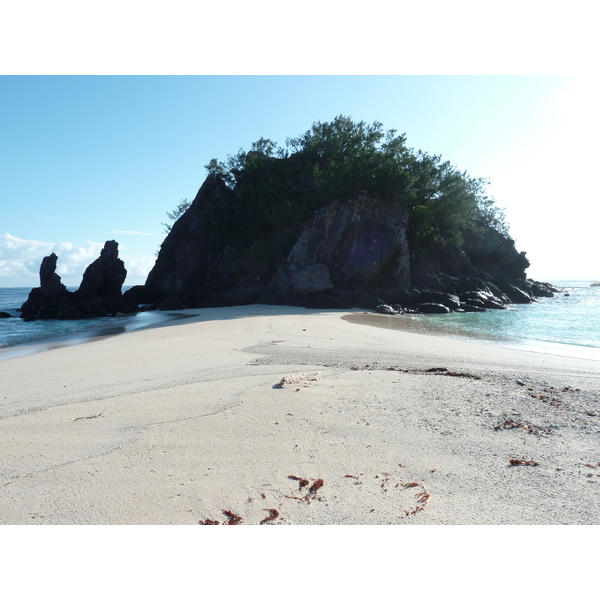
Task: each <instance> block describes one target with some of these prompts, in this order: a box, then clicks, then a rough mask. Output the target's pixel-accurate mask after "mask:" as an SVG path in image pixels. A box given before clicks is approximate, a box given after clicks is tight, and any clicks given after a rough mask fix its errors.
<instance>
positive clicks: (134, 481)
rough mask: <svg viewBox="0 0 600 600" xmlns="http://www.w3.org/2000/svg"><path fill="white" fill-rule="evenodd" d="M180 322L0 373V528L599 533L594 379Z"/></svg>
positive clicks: (525, 356)
mask: <svg viewBox="0 0 600 600" xmlns="http://www.w3.org/2000/svg"><path fill="white" fill-rule="evenodd" d="M186 312H188V313H190V314H193V315H197V316H196V317H194V318H191V319H186V320H182V321H175V322H172V323H169V324H168V325H167V326H163V327H158V328H155V329H149V330H144V331H137V332H133V333H127V334H123V335H120V336H116V337H111V338H106V339H102V340H99V341H95V342H91V343H86V344H82V345H78V346H70V347H65V348H60V349H55V350H50V351H47V352H43V353H40V354H33V355H30V356H23V357H20V358H13V359H10V360H5V361H2V362H0V382H1V383H0V386H1V388H0V457H1V464H0V523H2V524H28V523H31V524H198V523H199V521H206V520H213V521H219V522H220V523H225V522H227V521H228V520H229V518H232V517H227V516H226V515H225V514H224V513H223V511H230V512H231V514H232V515H237V516H239V517H241V518H242V524H259V523H260V522H261V521H262V520H263V519H265V518H266V517H268V516H270V515H275V514H276V515H277V516H276V518H274V519H273V520H271V521H268V523H267V524H268V525H273V524H598V523H600V500H599V498H600V436H599V434H600V405H599V399H600V362H596V361H586V360H580V359H572V358H561V357H558V356H551V355H544V354H536V353H533V352H519V351H514V350H507V349H502V348H494V347H491V346H486V345H481V344H476V343H472V342H462V341H457V340H453V339H448V338H441V337H433V336H426V335H417V334H412V333H405V332H399V331H389V330H385V329H379V328H375V327H370V326H367V325H357V324H354V323H349V322H347V321H345V320H343V319H342V318H341V317H342V316H343V315H344V314H347V313H348V311H327V312H317V311H310V310H305V309H300V308H293V307H267V306H245V307H232V308H220V309H205V310H191V311H186ZM429 368H446V369H449V370H450V371H452V372H455V373H459V374H463V375H464V374H468V375H473V376H477V377H480V379H475V378H472V377H466V376H448V375H445V374H444V372H443V371H437V372H430V373H427V372H425V371H426V369H429ZM399 369H400V370H399ZM298 374H304V375H305V376H304V377H296V379H297V382H295V383H291V384H289V385H285V386H284V387H280V386H279V383H280V381H281V380H282V378H283V377H285V376H291V375H298ZM517 380H519V382H520V383H518V382H517ZM522 384H524V385H522ZM552 388H554V389H552ZM499 425H504V427H505V428H500V429H495V427H497V426H499ZM511 426H512V428H511ZM510 459H520V460H526V461H534V462H536V463H538V465H537V466H527V465H520V466H511V465H510V464H509V460H510ZM290 477H295V478H297V479H291V478H290ZM301 480H306V482H307V484H306V485H304V486H302V484H303V483H304V482H303V481H301ZM319 480H322V487H320V488H319V489H315V487H313V488H312V493H311V491H310V488H311V486H315V482H318V481H319ZM316 487H318V485H317V486H316ZM272 510H274V511H276V512H271V511H272Z"/></svg>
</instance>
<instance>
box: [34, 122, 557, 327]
mask: <svg viewBox="0 0 600 600" xmlns="http://www.w3.org/2000/svg"><path fill="white" fill-rule="evenodd" d="M206 168H207V170H208V177H207V178H206V180H205V181H204V183H203V184H202V186H201V187H200V190H199V192H198V194H197V196H196V197H195V199H194V201H193V202H191V203H188V202H187V201H183V202H182V203H181V204H180V205H179V206H178V207H177V208H176V210H175V211H174V212H173V213H170V214H169V216H172V217H174V218H176V221H175V222H174V224H173V225H172V227H169V231H168V235H167V237H166V239H165V240H164V242H163V244H162V245H161V248H160V251H159V253H158V256H157V259H156V263H155V265H154V268H153V269H152V270H151V272H150V273H149V275H148V278H147V280H146V283H145V285H143V286H135V287H133V288H131V289H130V290H128V291H127V292H125V294H123V295H122V297H121V296H119V295H115V290H114V285H113V286H112V287H111V300H110V307H112V310H113V311H114V310H118V307H119V302H122V303H123V304H122V305H123V306H125V307H126V309H127V310H128V311H131V307H132V306H139V305H142V304H145V305H153V306H155V307H158V308H168V309H182V308H200V307H215V306H232V305H242V304H254V303H261V304H280V305H293V306H303V307H307V308H352V307H357V308H365V309H369V310H378V311H380V312H384V313H389V314H399V313H405V312H420V313H444V312H450V311H461V312H462V311H483V310H487V309H501V308H506V307H507V305H508V304H510V303H528V302H533V301H534V300H535V298H536V297H540V296H552V295H553V293H554V292H556V291H559V290H558V288H555V287H554V286H552V285H551V284H547V283H540V282H536V281H533V280H531V279H528V278H527V276H526V272H525V271H526V269H527V267H529V261H528V260H527V257H526V255H525V252H518V251H517V250H516V248H515V243H514V240H513V239H512V238H511V237H510V235H509V231H508V227H507V225H506V222H505V219H504V215H503V213H502V211H501V210H499V208H498V207H497V205H496V204H495V202H494V200H493V199H492V198H490V197H489V196H488V195H487V194H486V191H485V190H486V185H487V182H486V181H485V180H484V179H481V178H472V177H470V176H469V175H467V174H466V173H465V172H461V171H459V170H458V169H457V168H456V167H454V166H452V165H451V164H450V163H449V162H447V161H442V159H441V157H439V156H434V155H430V154H427V153H424V152H421V151H418V152H415V151H414V150H412V149H410V148H408V147H407V145H406V138H405V136H404V135H398V134H397V133H396V131H395V130H391V131H387V132H386V131H384V130H383V127H382V125H381V124H380V123H377V122H376V123H373V124H371V125H369V124H366V123H364V122H362V121H361V122H358V123H356V122H354V121H353V120H352V119H350V118H349V117H344V116H338V117H336V118H335V119H334V120H333V121H331V122H328V123H321V122H317V123H315V124H313V126H312V127H311V128H310V129H309V130H308V131H306V133H304V134H303V135H301V136H299V137H297V138H293V139H289V140H288V141H287V143H286V147H285V148H283V147H278V146H277V145H276V144H275V143H274V142H272V141H270V140H267V139H264V138H261V139H260V140H259V141H257V142H255V143H253V144H252V146H251V149H250V150H248V151H245V150H240V151H239V152H238V153H237V154H236V155H234V156H228V157H227V160H226V161H225V162H221V161H219V160H217V159H213V160H211V161H210V163H209V164H208V165H206ZM121 283H122V282H121ZM38 295H39V293H38ZM87 300H88V304H89V301H90V298H89V296H88V297H87ZM104 312H106V311H104ZM65 314H66V313H65ZM30 318H33V317H31V315H30ZM58 318H69V317H65V316H63V317H58Z"/></svg>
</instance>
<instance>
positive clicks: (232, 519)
mask: <svg viewBox="0 0 600 600" xmlns="http://www.w3.org/2000/svg"><path fill="white" fill-rule="evenodd" d="M223 514H224V515H225V516H226V517H227V519H228V521H227V523H226V525H239V524H240V523H241V522H242V521H243V519H242V517H240V516H239V515H236V514H235V513H233V512H231V511H230V510H224V511H223Z"/></svg>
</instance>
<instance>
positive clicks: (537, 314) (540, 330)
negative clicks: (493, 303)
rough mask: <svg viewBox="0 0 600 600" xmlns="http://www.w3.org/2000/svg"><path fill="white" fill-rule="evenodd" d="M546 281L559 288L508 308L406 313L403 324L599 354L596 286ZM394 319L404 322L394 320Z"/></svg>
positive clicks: (485, 339)
mask: <svg viewBox="0 0 600 600" xmlns="http://www.w3.org/2000/svg"><path fill="white" fill-rule="evenodd" d="M550 283H553V284H554V285H557V286H559V287H561V288H563V289H564V292H560V293H556V294H555V295H554V297H553V298H539V299H538V301H537V302H535V303H533V304H512V305H511V306H510V308H509V309H508V310H490V311H488V312H485V313H462V314H461V313H450V314H447V315H419V316H415V317H411V318H410V320H411V323H410V327H409V329H411V330H414V331H421V332H423V333H425V332H429V333H436V334H441V335H448V336H451V337H457V338H471V339H473V338H475V339H477V340H478V341H482V342H485V343H489V344H493V345H497V346H504V347H510V348H519V349H521V350H535V351H538V352H546V353H550V354H558V355H562V356H575V357H579V358H591V359H594V360H600V287H592V286H591V283H594V280H591V279H590V280H554V281H551V282H550ZM400 318H401V319H406V317H400ZM392 319H395V317H392ZM397 325H398V328H399V329H405V328H406V327H403V326H402V323H400V322H398V324H397Z"/></svg>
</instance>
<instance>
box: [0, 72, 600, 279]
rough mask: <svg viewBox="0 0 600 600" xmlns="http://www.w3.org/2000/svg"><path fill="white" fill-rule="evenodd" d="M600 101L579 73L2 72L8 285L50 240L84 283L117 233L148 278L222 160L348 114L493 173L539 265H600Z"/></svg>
mask: <svg viewBox="0 0 600 600" xmlns="http://www.w3.org/2000/svg"><path fill="white" fill-rule="evenodd" d="M596 102H597V95H596V94H595V92H594V91H593V89H592V88H591V87H590V83H589V81H588V80H586V79H582V78H577V77H566V76H181V77H180V76H3V77H0V133H1V135H0V157H1V161H0V199H1V202H2V207H3V208H2V219H1V221H0V286H17V285H18V286H21V285H22V286H26V287H28V286H32V287H33V286H35V285H37V284H38V275H37V273H38V269H39V264H40V262H41V259H42V257H43V256H44V255H46V254H47V253H49V252H50V251H54V252H56V253H57V254H58V256H59V261H58V265H59V274H60V275H61V276H62V278H63V282H65V283H66V284H67V285H78V284H79V283H80V280H81V275H82V272H83V269H84V268H85V266H87V264H89V262H91V261H92V260H94V259H95V258H96V257H97V256H98V254H99V250H100V247H101V245H102V244H103V243H104V241H106V240H108V239H116V240H117V241H118V242H119V245H120V246H119V248H120V255H121V257H122V258H123V259H124V260H125V263H126V267H127V269H128V271H129V276H128V279H127V281H126V284H136V283H143V281H144V280H145V276H146V274H147V272H148V270H149V269H150V268H151V266H152V264H153V261H154V259H155V252H156V251H157V249H158V248H159V245H160V243H161V242H162V240H163V239H164V234H163V225H162V223H163V222H165V221H167V220H168V219H167V217H166V211H169V210H172V209H173V208H174V207H175V206H176V204H177V203H178V202H179V201H180V200H181V199H183V198H188V199H190V200H191V199H193V198H194V196H195V194H196V192H197V190H198V188H199V187H200V185H201V184H202V182H203V180H204V178H205V175H206V172H205V169H204V165H205V164H207V163H208V161H209V160H210V159H211V158H213V157H215V158H219V159H224V158H225V157H226V155H227V154H233V153H235V152H237V150H238V149H239V148H241V147H243V148H248V147H249V146H250V144H251V143H252V142H253V141H255V140H257V139H259V138H260V137H266V138H270V139H272V140H274V141H276V142H278V143H281V144H283V143H284V142H285V139H286V137H293V136H297V135H299V134H300V133H303V132H304V131H306V130H307V129H308V128H309V127H310V125H311V124H312V123H313V122H315V121H327V120H331V119H333V118H334V117H335V116H336V115H338V114H343V115H349V116H351V117H353V118H354V119H355V120H364V121H366V122H369V123H371V122H373V121H380V122H381V123H382V124H383V126H384V128H385V129H396V130H398V131H399V132H404V133H406V135H407V143H408V145H409V146H410V147H412V148H415V149H421V150H424V151H427V152H429V153H433V154H440V155H442V156H443V158H444V159H447V160H449V161H450V162H451V163H452V164H454V165H456V166H457V167H459V168H460V169H461V170H466V171H467V172H468V173H469V174H470V175H472V176H474V177H486V178H489V179H490V180H491V185H490V187H489V191H490V193H491V194H492V195H493V196H494V197H495V198H496V201H497V203H498V204H499V205H500V206H503V207H505V208H506V214H507V219H508V222H509V224H510V226H511V232H512V234H513V236H514V237H515V238H516V240H517V247H518V248H519V250H525V251H526V252H527V253H528V257H529V259H530V261H531V262H532V267H531V268H530V270H529V274H530V276H533V277H536V278H546V279H552V278H563V277H565V278H566V277H590V278H597V277H600V265H598V264H597V261H596V252H595V249H596V242H595V237H596V235H595V229H596V222H595V217H596V212H595V211H596V210H597V208H596V207H597V205H598V203H597V200H598V198H597V196H598V192H597V189H596V188H595V187H594V185H593V183H592V176H593V175H592V172H593V170H595V169H596V168H597V167H596V165H597V158H598V154H597V150H596V148H595V140H596V139H598V137H597V135H596V136H594V132H595V133H596V134H597V133H598V117H597V116H596V115H595V111H596V108H595V107H596V106H597V104H596Z"/></svg>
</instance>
